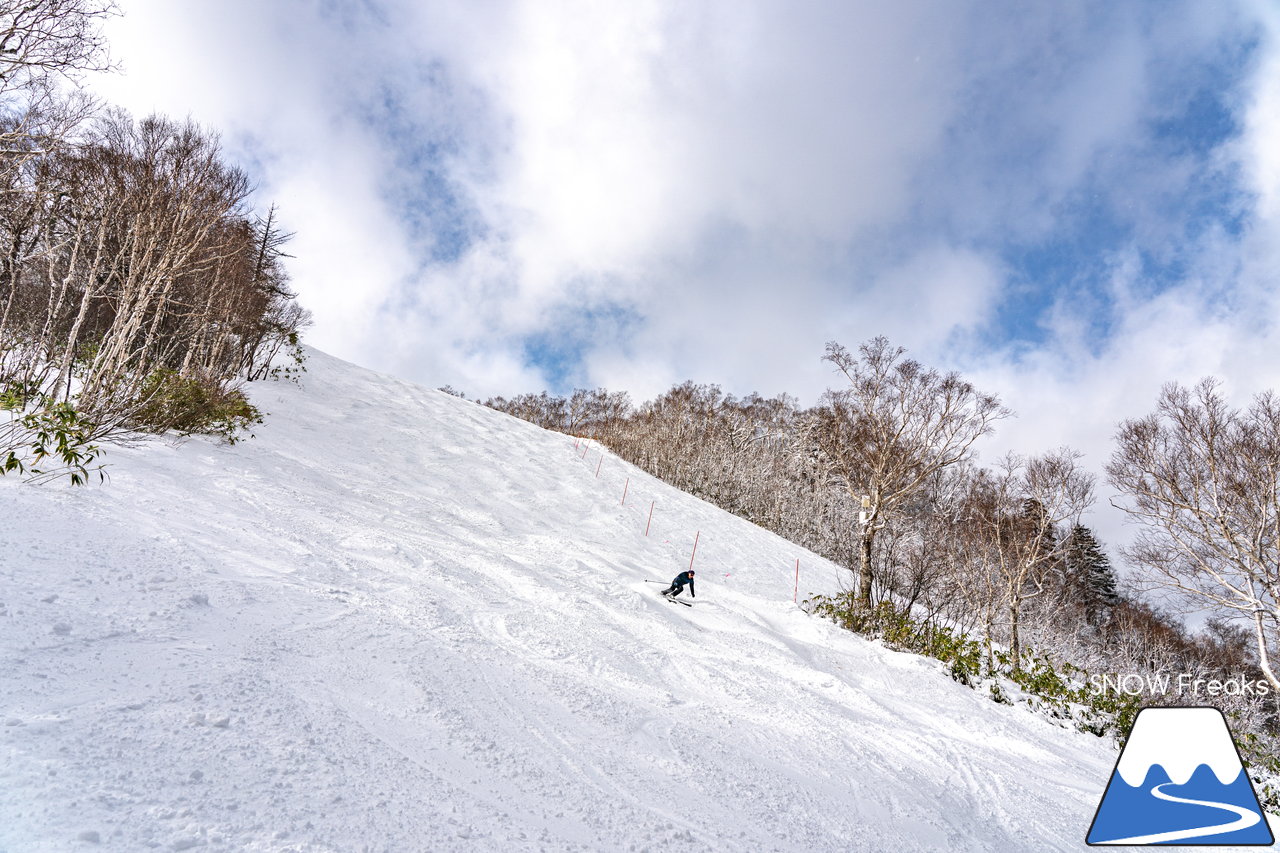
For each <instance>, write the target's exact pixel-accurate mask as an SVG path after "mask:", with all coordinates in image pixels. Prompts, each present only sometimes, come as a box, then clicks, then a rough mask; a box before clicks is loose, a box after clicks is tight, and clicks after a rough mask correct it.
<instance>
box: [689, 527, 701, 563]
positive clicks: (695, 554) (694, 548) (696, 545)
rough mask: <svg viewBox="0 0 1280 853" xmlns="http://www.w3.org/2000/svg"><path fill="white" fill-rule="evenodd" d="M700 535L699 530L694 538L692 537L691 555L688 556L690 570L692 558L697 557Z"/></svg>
mask: <svg viewBox="0 0 1280 853" xmlns="http://www.w3.org/2000/svg"><path fill="white" fill-rule="evenodd" d="M701 535H702V531H701V530H699V531H698V532H697V533H696V534H695V535H694V537H693V553H692V554H690V555H689V568H690V569H692V568H693V558H694V557H696V556H697V555H698V537H699V536H701Z"/></svg>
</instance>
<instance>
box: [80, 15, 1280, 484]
mask: <svg viewBox="0 0 1280 853" xmlns="http://www.w3.org/2000/svg"><path fill="white" fill-rule="evenodd" d="M124 5H125V11H126V13H127V16H126V18H125V19H124V20H122V21H120V22H118V24H116V25H114V26H113V27H112V30H111V32H110V33H109V35H110V38H111V39H112V42H113V45H114V51H115V53H116V55H117V56H118V57H119V58H120V59H122V60H123V61H124V63H125V64H126V68H127V73H126V74H125V75H122V76H118V77H112V78H108V79H104V80H101V81H98V82H97V83H95V85H97V86H98V88H99V90H100V91H102V92H103V93H104V95H106V96H107V97H108V98H110V99H111V100H114V101H117V102H121V103H123V104H124V105H126V106H128V107H129V108H131V109H132V110H134V111H135V112H138V113H143V112H147V111H149V110H151V109H159V110H163V111H165V112H169V113H174V114H178V115H185V114H187V113H191V114H193V115H194V116H195V117H196V118H197V119H199V120H201V121H204V122H206V123H208V124H211V125H214V126H216V127H218V128H220V129H222V130H223V131H224V132H225V135H226V140H227V143H228V148H229V150H230V151H231V152H232V154H233V155H234V156H236V157H238V158H243V159H244V160H245V161H246V162H247V163H249V164H250V165H251V166H253V167H254V168H255V170H256V171H257V172H258V173H259V175H258V176H259V178H260V180H261V181H262V199H263V202H264V203H265V202H267V201H269V200H272V199H274V200H277V201H279V202H280V203H281V206H282V213H283V215H284V217H285V219H286V223H287V225H288V227H289V228H291V229H293V230H296V231H297V232H298V239H297V241H296V242H295V243H294V244H293V247H292V251H293V252H294V254H296V255H297V256H298V258H297V260H296V262H294V263H293V264H292V270H293V273H294V277H295V283H296V285H297V287H298V288H299V290H300V291H301V293H302V296H303V300H304V302H305V303H306V304H307V305H309V306H310V307H311V308H312V309H313V310H315V312H316V315H317V326H316V328H315V330H314V332H313V334H312V336H311V337H312V340H313V342H315V343H317V344H318V345H320V346H321V347H325V348H328V349H330V350H332V351H334V352H335V354H337V355H340V356H344V357H348V358H352V359H354V360H356V361H359V362H362V363H365V364H369V365H370V366H374V367H381V368H384V369H391V370H393V371H395V372H397V373H400V374H402V375H405V376H408V377H410V378H414V379H418V380H420V381H424V382H426V383H429V384H432V385H439V384H443V383H446V382H448V383H451V384H453V385H455V386H456V387H460V388H462V389H464V390H466V391H468V392H470V393H472V394H486V395H487V394H492V393H511V392H516V391H521V390H534V389H538V388H541V387H543V386H544V385H545V384H546V382H547V380H548V377H547V376H546V375H545V373H544V372H543V367H542V366H540V365H539V364H537V363H531V362H530V359H529V350H528V347H529V346H530V342H531V341H534V342H537V343H538V344H540V345H542V346H546V347H561V348H562V349H563V351H564V352H562V353H561V355H563V354H565V353H567V354H568V357H569V359H570V362H572V359H573V358H574V356H575V354H576V355H580V356H581V358H582V362H581V367H580V370H579V371H578V372H576V373H574V372H572V370H571V373H570V375H568V376H567V377H565V379H566V381H569V382H574V383H576V384H604V385H606V386H608V387H610V388H626V389H628V390H630V391H631V392H632V394H633V396H635V397H636V398H638V399H643V398H645V397H648V396H651V395H653V394H655V393H658V392H659V391H661V390H664V389H665V388H666V387H668V386H669V385H670V384H671V383H673V382H676V381H680V380H683V379H685V378H692V379H695V380H698V381H704V382H718V383H721V384H722V385H724V386H725V387H726V389H727V390H730V391H733V392H736V393H745V392H748V391H751V390H758V391H761V392H763V393H769V394H772V393H777V392H781V391H787V392H790V393H794V394H799V395H801V396H802V398H804V399H806V400H813V399H815V398H816V396H817V394H818V393H819V392H820V391H821V389H822V388H823V387H824V386H825V385H826V384H827V383H829V382H830V381H832V377H831V376H830V374H829V371H827V370H826V367H825V366H824V365H823V364H822V363H821V361H820V355H821V353H822V348H823V344H824V343H825V342H826V341H827V340H839V341H841V342H843V343H845V344H847V345H849V346H856V344H857V343H859V342H860V341H862V340H865V339H866V338H869V337H871V336H873V335H875V334H880V333H885V334H888V335H890V336H891V338H892V339H893V340H894V341H895V342H897V343H902V344H904V345H906V346H907V347H908V348H909V349H910V350H911V353H912V355H914V356H917V357H920V358H921V359H922V360H924V361H926V362H927V363H930V364H934V365H937V366H939V367H943V368H952V367H960V368H964V369H965V370H966V371H968V372H969V373H970V374H971V375H972V377H973V378H974V379H975V381H977V382H978V384H979V385H980V387H983V388H984V389H989V390H992V391H997V392H999V393H1001V395H1002V396H1003V397H1004V398H1005V399H1006V400H1007V401H1008V402H1009V403H1010V404H1011V405H1012V406H1013V407H1014V408H1015V409H1017V410H1018V411H1019V413H1020V417H1019V419H1018V421H1016V422H1013V423H1009V424H1006V425H1004V426H1003V428H1002V430H1001V432H1000V435H999V438H998V443H999V444H1000V446H1006V447H1016V448H1019V449H1022V450H1024V451H1034V450H1040V449H1045V448H1048V447H1051V446H1054V445H1057V444H1061V443H1068V444H1072V445H1076V446H1079V447H1081V448H1082V449H1084V450H1086V451H1087V452H1088V453H1089V459H1090V461H1091V463H1092V464H1094V465H1095V466H1096V467H1098V468H1100V466H1101V462H1102V460H1103V459H1105V456H1106V454H1107V453H1108V452H1109V442H1110V436H1111V434H1112V432H1113V431H1114V428H1115V424H1116V423H1117V422H1118V420H1120V419H1121V418H1123V417H1128V416H1134V415H1139V414H1142V413H1144V412H1146V411H1147V410H1149V408H1150V406H1151V404H1152V402H1153V401H1154V398H1155V393H1156V391H1157V390H1158V388H1159V386H1160V384H1161V383H1163V382H1165V381H1169V380H1177V381H1184V382H1189V381H1194V380H1195V379H1197V378H1199V377H1200V376H1202V375H1205V374H1208V373H1216V374H1219V375H1221V376H1223V378H1225V379H1226V380H1227V381H1228V383H1230V387H1231V388H1233V389H1239V391H1240V393H1241V394H1243V396H1244V398H1245V399H1247V397H1248V395H1249V394H1251V393H1253V392H1255V391H1257V390H1261V388H1263V387H1275V386H1276V384H1277V381H1278V380H1280V376H1278V375H1277V373H1276V370H1275V368H1274V367H1272V366H1271V365H1272V364H1273V361H1274V359H1273V358H1272V357H1271V353H1273V352H1275V351H1276V344H1278V343H1280V340H1278V337H1280V335H1278V334H1277V331H1276V323H1275V318H1276V317H1278V316H1280V313H1278V312H1277V308H1278V307H1280V306H1277V303H1276V296H1275V294H1276V292H1277V288H1276V287H1275V278H1274V273H1273V270H1275V269H1280V263H1277V261H1280V249H1278V248H1277V238H1276V235H1277V234H1278V233H1280V231H1278V230H1277V228H1276V225H1277V224H1280V147H1278V146H1276V145H1275V140H1276V139H1277V138H1280V83H1278V82H1277V81H1280V48H1278V46H1277V36H1278V34H1280V13H1278V12H1277V11H1276V7H1275V6H1274V5H1273V4H1271V3H1269V2H1265V0H1240V2H1236V3H1226V4H1202V3H1195V2H1184V3H1176V4H1159V5H1157V6H1144V5H1142V4H1124V3H1121V4H1114V3H1079V4H1059V5H1057V6H1048V5H1040V6H1027V5H1026V4H1007V5H1006V4H999V3H997V4H992V3H973V4H968V5H965V4H960V3H954V4H937V3H895V4H852V3H830V4H799V5H797V4H786V3H768V2H760V3H752V4H741V3H728V2H712V3H704V4H692V5H691V4H683V3H674V2H661V0H643V1H642V2H636V3H628V4H597V3H574V2H566V3H563V4H558V5H554V6H551V5H548V4H545V3H535V2H521V0H512V2H505V3H503V2H499V3H494V4H477V3H472V2H461V0H459V2H446V0H439V1H438V2H432V3H430V4H419V3H416V2H411V0H396V2H388V3H385V4H314V3H305V2H301V0H281V2H274V3H258V2H251V0H218V2H215V0H189V2H184V3H181V4H177V3H168V2H163V0H127V2H126V3H125V4H124ZM1255 37H1256V38H1257V39H1258V41H1257V43H1256V45H1253V46H1252V47H1249V45H1250V44H1251V40H1252V39H1254V38H1255ZM1245 57H1248V58H1249V61H1250V62H1252V65H1251V66H1250V69H1249V72H1248V74H1246V75H1244V76H1243V77H1242V78H1240V79H1239V80H1236V79H1235V78H1231V77H1230V75H1227V78H1230V79H1227V78H1224V79H1209V80H1205V79H1199V78H1195V77H1193V76H1190V75H1192V73H1193V71H1194V69H1198V68H1202V67H1205V66H1207V65H1214V64H1215V63H1216V66H1215V67H1219V66H1221V67H1227V68H1234V67H1236V66H1238V65H1239V64H1240V63H1241V62H1243V61H1244V58H1245ZM1206 87H1207V88H1208V89H1210V90H1214V89H1215V87H1216V89H1217V90H1218V91H1216V94H1217V95H1220V96H1221V97H1222V100H1223V103H1224V104H1226V105H1227V106H1229V107H1232V108H1234V109H1236V111H1237V113H1236V116H1235V117H1236V118H1237V119H1239V121H1240V127H1239V134H1238V137H1237V138H1236V139H1235V140H1234V141H1231V142H1229V144H1226V145H1223V146H1222V147H1220V148H1219V150H1218V151H1217V152H1215V153H1212V154H1209V155H1206V154H1204V152H1199V151H1194V150H1183V149H1178V148H1177V147H1176V146H1174V147H1169V146H1167V145H1166V146H1165V147H1161V140H1159V139H1158V138H1157V135H1156V131H1155V130H1153V128H1154V127H1156V125H1157V124H1158V122H1161V121H1164V120H1167V119H1170V118H1177V117H1178V115H1179V114H1180V112H1181V111H1183V110H1185V108H1186V106H1187V103H1188V102H1189V100H1190V99H1191V98H1193V97H1196V96H1197V93H1198V92H1201V90H1202V89H1205V88H1206ZM1223 87H1228V90H1225V91H1221V90H1222V89H1223ZM1230 87H1235V88H1230ZM1234 175H1239V176H1240V177H1241V179H1242V180H1244V181H1245V182H1246V188H1247V189H1248V190H1249V191H1250V192H1251V193H1252V195H1251V196H1250V197H1249V198H1241V199H1238V200H1237V202H1236V203H1237V204H1238V207H1239V210H1238V212H1239V213H1241V223H1243V224H1241V225H1234V224H1232V223H1229V222H1225V221H1224V222H1221V223H1218V224H1217V225H1213V226H1211V227H1205V228H1199V227H1198V226H1197V228H1195V229H1193V228H1192V224H1193V220H1194V216H1195V211H1192V210H1186V211H1184V210H1182V209H1180V207H1179V205H1180V203H1181V202H1182V201H1183V200H1184V194H1185V193H1186V192H1188V190H1187V188H1188V187H1194V186H1196V185H1197V183H1198V182H1199V183H1203V182H1205V181H1208V180H1210V179H1212V180H1219V181H1228V180H1229V179H1230V178H1231V177H1232V176H1234ZM1091 206H1093V207H1096V208H1098V209H1100V210H1105V211H1107V212H1108V214H1109V215H1110V217H1111V218H1110V219H1109V220H1105V221H1103V220H1100V222H1102V224H1100V225H1098V226H1097V227H1098V228H1100V229H1105V228H1116V229H1125V232H1126V234H1127V235H1128V236H1127V237H1126V244H1125V245H1124V246H1123V247H1122V248H1120V249H1118V250H1114V251H1113V252H1112V253H1111V254H1109V255H1107V256H1105V257H1094V256H1091V255H1090V254H1088V252H1089V247H1088V246H1086V247H1085V248H1083V249H1080V250H1079V252H1080V254H1079V255H1078V256H1073V257H1071V258H1069V259H1068V260H1069V263H1068V264H1067V265H1066V266H1067V267H1068V268H1069V269H1072V268H1074V269H1078V273H1077V274H1076V275H1075V281H1074V286H1075V287H1076V292H1074V293H1065V294H1060V295H1059V296H1060V298H1059V299H1058V300H1057V302H1056V303H1055V304H1054V305H1053V307H1052V309H1051V310H1049V311H1048V312H1047V313H1045V314H1039V315H1028V316H1025V317H1023V316H1013V317H1009V316H1007V315H1008V312H1009V311H1010V310H1011V309H1010V306H1012V305H1016V303H1017V299H1018V298H1020V297H1022V296H1025V295H1026V291H1025V290H1023V291H1019V290H1017V288H1024V289H1025V288H1030V289H1031V290H1034V289H1036V288H1041V287H1043V286H1044V285H1045V282H1043V281H1040V280H1037V279H1036V278H1035V277H1034V275H1032V274H1031V273H1029V272H1028V270H1027V269H1022V270H1016V269H1014V265H1013V263H1012V262H1011V261H1010V260H1009V257H1010V256H1011V255H1012V256H1016V255H1017V253H1018V252H1019V251H1022V250H1024V249H1026V248H1028V247H1033V246H1035V245H1037V243H1038V241H1045V240H1051V239H1053V238H1055V237H1056V236H1058V235H1059V234H1060V233H1065V232H1068V231H1070V229H1072V228H1075V227H1077V226H1078V225H1079V221H1078V217H1079V216H1081V215H1083V214H1081V213H1080V211H1081V210H1082V209H1089V208H1090V207H1091ZM1073 217H1077V218H1073ZM454 243H456V245H453V244H454ZM1064 251H1066V249H1064ZM1152 259H1154V260H1156V261H1158V262H1160V263H1165V264H1172V263H1173V262H1174V261H1177V262H1178V263H1180V264H1181V268H1180V269H1181V272H1180V273H1179V275H1180V276H1181V279H1180V280H1179V281H1168V280H1164V281H1161V282H1159V286H1156V283H1154V282H1153V281H1152V280H1151V279H1150V266H1149V265H1150V263H1151V261H1152ZM1048 301H1050V302H1052V301H1053V300H1052V299H1049V300H1048ZM993 323H995V325H993ZM999 323H1008V324H1010V325H1011V326H1012V327H1013V329H1014V331H1019V332H1020V331H1023V330H1030V329H1036V330H1038V331H1037V334H1028V335H1024V336H1023V338H1024V339H1023V340H1022V341H1021V342H1019V343H1018V344H1017V345H1015V346H1007V345H1006V341H1005V339H1004V337H1002V331H1001V328H1000V326H999ZM1041 326H1042V327H1043V328H1042V329H1041V328H1040V327H1041ZM1004 331H1005V332H1007V331H1009V330H1007V329H1006V330H1004ZM1040 332H1042V334H1041V333H1040ZM976 345H981V348H980V349H975V346H976ZM572 366H573V365H572V363H571V364H570V367H571V368H572Z"/></svg>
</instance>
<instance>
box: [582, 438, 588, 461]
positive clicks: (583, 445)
mask: <svg viewBox="0 0 1280 853" xmlns="http://www.w3.org/2000/svg"><path fill="white" fill-rule="evenodd" d="M582 458H583V459H586V458H587V443H586V442H585V441H584V442H583V443H582Z"/></svg>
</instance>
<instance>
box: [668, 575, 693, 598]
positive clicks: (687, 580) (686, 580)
mask: <svg viewBox="0 0 1280 853" xmlns="http://www.w3.org/2000/svg"><path fill="white" fill-rule="evenodd" d="M685 584H688V585H689V595H691V596H693V597H694V598H697V597H698V593H697V592H695V591H694V589H693V576H692V575H691V574H689V573H688V572H681V573H680V574H678V575H676V579H675V580H673V581H672V582H671V585H672V586H673V587H675V588H676V589H683V588H684V585H685Z"/></svg>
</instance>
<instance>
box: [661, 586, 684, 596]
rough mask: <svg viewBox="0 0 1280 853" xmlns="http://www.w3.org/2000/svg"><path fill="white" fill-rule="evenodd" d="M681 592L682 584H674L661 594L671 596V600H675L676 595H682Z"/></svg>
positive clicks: (682, 589) (682, 590)
mask: <svg viewBox="0 0 1280 853" xmlns="http://www.w3.org/2000/svg"><path fill="white" fill-rule="evenodd" d="M682 592H684V584H682V583H681V584H674V583H673V584H672V585H671V586H669V587H667V588H666V589H664V590H663V591H662V594H663V595H669V596H671V597H672V598H675V597H676V596H677V595H679V594H680V593H682Z"/></svg>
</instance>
